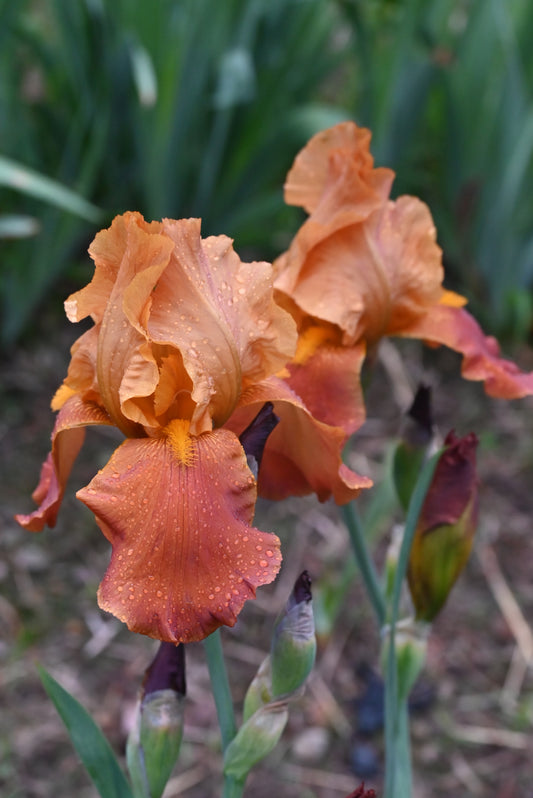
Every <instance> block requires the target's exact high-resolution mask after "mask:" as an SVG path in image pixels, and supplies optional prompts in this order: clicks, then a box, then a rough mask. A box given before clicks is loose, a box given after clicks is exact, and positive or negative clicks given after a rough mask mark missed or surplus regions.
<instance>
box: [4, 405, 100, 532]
mask: <svg viewBox="0 0 533 798" xmlns="http://www.w3.org/2000/svg"><path fill="white" fill-rule="evenodd" d="M94 424H111V421H110V419H109V418H108V417H107V415H106V413H105V412H104V411H103V410H102V408H101V407H98V405H95V404H94V403H92V402H83V401H82V400H81V399H80V398H79V397H78V396H74V397H73V398H71V399H69V400H68V401H67V402H65V404H64V405H63V407H62V408H61V410H60V411H59V414H58V416H57V419H56V424H55V427H54V431H53V432H52V451H51V452H50V454H49V455H48V458H47V459H46V460H45V462H44V463H43V467H42V469H41V477H40V481H39V484H38V486H37V488H36V489H35V491H34V492H33V499H34V501H35V502H37V503H38V504H39V507H38V509H37V510H35V511H34V512H33V513H30V514H29V515H17V516H15V518H16V520H17V521H18V523H19V524H21V525H22V526H23V527H25V528H26V529H28V530H29V531H30V532H40V531H41V530H42V529H43V527H44V526H45V524H46V525H47V526H55V523H56V519H57V513H58V511H59V508H60V506H61V502H62V500H63V494H64V492H65V487H66V484H67V480H68V478H69V476H70V472H71V469H72V466H73V464H74V461H75V460H76V457H77V456H78V452H79V451H80V449H81V446H82V444H83V439H84V437H85V429H83V428H84V427H86V426H90V425H94Z"/></svg>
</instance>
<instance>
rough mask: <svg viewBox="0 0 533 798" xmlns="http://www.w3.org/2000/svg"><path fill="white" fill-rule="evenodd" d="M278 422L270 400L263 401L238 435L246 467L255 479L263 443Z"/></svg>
mask: <svg viewBox="0 0 533 798" xmlns="http://www.w3.org/2000/svg"><path fill="white" fill-rule="evenodd" d="M278 424H279V418H278V417H277V415H276V414H275V413H274V405H273V404H272V402H265V404H264V405H263V407H262V408H261V410H260V411H259V413H258V414H257V415H256V417H255V418H254V419H253V421H251V422H250V424H248V426H247V427H246V429H245V430H243V432H241V434H240V435H239V441H240V444H241V446H242V448H243V449H244V451H245V453H246V460H247V461H248V468H249V469H250V471H251V472H252V474H253V475H254V477H255V478H256V479H257V474H258V471H259V466H260V465H261V460H262V458H263V452H264V450H265V444H266V442H267V438H268V436H269V435H270V433H271V432H272V430H273V429H274V428H275V427H276V426H277V425H278Z"/></svg>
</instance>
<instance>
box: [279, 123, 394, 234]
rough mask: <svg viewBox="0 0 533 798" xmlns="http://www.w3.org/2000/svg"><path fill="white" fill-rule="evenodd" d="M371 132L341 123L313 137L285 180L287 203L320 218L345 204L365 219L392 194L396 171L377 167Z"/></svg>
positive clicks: (327, 216)
mask: <svg viewBox="0 0 533 798" xmlns="http://www.w3.org/2000/svg"><path fill="white" fill-rule="evenodd" d="M371 138H372V134H371V132H370V130H368V129H367V128H361V127H357V125H356V124H355V123H354V122H341V123H340V124H338V125H335V126H334V127H332V128H329V129H328V130H323V131H321V132H320V133H317V134H316V135H315V136H313V138H312V139H310V141H309V142H308V143H307V144H306V146H305V147H304V148H303V150H301V152H300V153H299V154H298V155H297V156H296V159H295V161H294V164H293V166H292V168H291V170H290V172H289V174H288V175H287V180H286V182H285V202H286V203H287V204H288V205H299V206H300V207H302V208H305V210H306V211H307V212H308V213H310V214H315V215H316V216H317V218H319V219H320V220H326V219H328V218H330V217H331V216H332V215H334V214H335V213H336V212H337V211H338V210H339V208H341V207H342V206H344V205H347V206H349V207H350V208H351V209H352V210H353V209H356V208H358V209H359V214H360V218H364V217H365V216H367V215H368V213H370V212H371V211H372V210H374V209H375V208H376V207H377V205H379V204H380V203H381V202H382V201H383V200H385V199H387V197H388V196H389V192H390V187H391V183H392V180H393V178H394V172H393V171H392V170H391V169H384V168H380V169H374V159H373V157H372V155H371V154H370V139H371Z"/></svg>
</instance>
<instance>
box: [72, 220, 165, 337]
mask: <svg viewBox="0 0 533 798" xmlns="http://www.w3.org/2000/svg"><path fill="white" fill-rule="evenodd" d="M134 227H135V228H137V229H142V230H143V231H144V232H145V233H149V234H154V233H155V234H157V233H158V232H159V231H160V229H161V223H160V222H151V223H148V222H145V221H144V219H143V217H142V216H141V214H140V213H137V212H128V213H125V214H123V215H122V216H117V217H115V219H114V220H113V223H112V224H111V227H109V228H108V229H107V230H101V231H100V232H99V233H98V234H97V235H96V237H95V239H94V241H93V242H92V244H91V246H90V247H89V254H90V255H91V257H92V259H93V260H94V263H95V271H94V276H93V279H92V280H91V282H90V283H89V285H86V286H85V288H82V289H81V290H80V291H77V292H76V293H75V294H72V295H71V296H70V297H69V298H68V299H67V301H66V302H65V311H66V313H67V316H68V318H69V319H70V321H80V320H81V319H84V318H85V317H86V316H91V318H92V319H93V320H94V321H95V322H99V321H102V318H103V316H104V312H105V309H106V307H107V303H108V302H109V300H110V298H111V294H112V293H113V289H114V286H115V283H116V282H117V280H118V279H119V272H120V269H121V265H122V262H123V259H124V255H125V252H126V250H127V248H128V238H129V235H130V231H131V229H132V228H134Z"/></svg>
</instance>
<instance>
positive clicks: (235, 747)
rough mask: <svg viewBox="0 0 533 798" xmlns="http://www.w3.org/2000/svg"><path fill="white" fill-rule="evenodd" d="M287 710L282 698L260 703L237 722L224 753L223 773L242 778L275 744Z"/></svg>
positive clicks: (283, 724)
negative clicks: (246, 717)
mask: <svg viewBox="0 0 533 798" xmlns="http://www.w3.org/2000/svg"><path fill="white" fill-rule="evenodd" d="M288 717H289V713H288V710H287V706H286V704H285V702H283V701H276V702H274V703H271V704H268V705H267V706H264V707H261V708H260V709H258V710H257V712H254V714H253V715H252V716H251V717H250V718H249V719H248V720H247V721H246V723H245V724H243V725H242V726H241V728H240V729H239V731H238V732H237V735H236V736H235V737H234V738H233V740H232V741H231V743H230V744H229V745H228V747H227V748H226V751H225V753H224V774H225V775H226V776H231V777H232V778H234V779H235V780H236V781H238V782H244V781H245V779H246V776H247V775H248V773H249V771H250V770H251V769H252V768H253V767H254V765H256V764H257V763H258V762H260V761H261V759H263V758H264V757H265V756H267V754H269V753H270V752H271V751H272V750H273V749H274V748H275V747H276V745H277V744H278V741H279V738H280V737H281V735H282V733H283V729H284V728H285V724H286V723H287V719H288Z"/></svg>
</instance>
